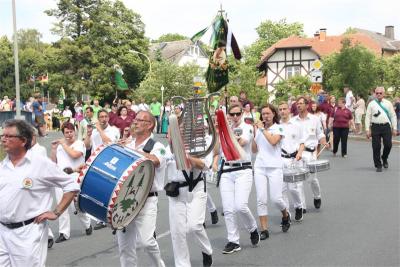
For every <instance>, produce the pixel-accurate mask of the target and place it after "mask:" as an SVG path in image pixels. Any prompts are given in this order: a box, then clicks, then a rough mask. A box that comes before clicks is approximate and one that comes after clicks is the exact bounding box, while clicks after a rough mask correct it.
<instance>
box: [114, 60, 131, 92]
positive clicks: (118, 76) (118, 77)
mask: <svg viewBox="0 0 400 267" xmlns="http://www.w3.org/2000/svg"><path fill="white" fill-rule="evenodd" d="M114 69H115V84H116V85H117V88H118V90H122V91H123V90H128V89H129V87H128V84H127V83H126V82H125V80H124V78H122V75H124V72H123V71H122V69H121V67H120V66H118V65H114Z"/></svg>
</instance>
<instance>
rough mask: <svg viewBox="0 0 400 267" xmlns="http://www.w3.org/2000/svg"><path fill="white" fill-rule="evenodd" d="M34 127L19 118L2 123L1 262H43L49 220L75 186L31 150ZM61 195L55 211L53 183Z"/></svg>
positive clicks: (63, 206)
mask: <svg viewBox="0 0 400 267" xmlns="http://www.w3.org/2000/svg"><path fill="white" fill-rule="evenodd" d="M32 136H33V130H32V127H31V126H30V125H29V124H28V123H27V122H25V121H22V120H8V121H6V122H5V124H4V129H3V133H2V135H1V136H0V137H1V142H2V145H3V147H4V150H5V152H6V153H7V156H6V158H5V159H4V160H3V161H2V162H1V163H0V177H1V179H0V210H1V213H0V248H1V249H0V266H45V263H46V257H47V245H48V240H47V239H48V222H47V220H55V219H57V218H58V217H59V216H60V215H61V214H62V213H63V212H64V210H65V209H66V208H67V207H68V206H69V204H70V203H71V201H72V200H73V198H74V196H75V195H76V193H77V192H78V191H79V185H78V183H77V182H76V181H74V180H73V179H71V178H70V177H69V176H68V175H66V174H65V173H64V172H63V171H62V170H60V169H59V168H58V167H57V165H56V164H55V163H54V162H52V161H51V160H49V159H48V158H46V157H42V156H40V155H38V154H33V153H32V151H31V150H30V148H31V143H32ZM53 187H60V188H62V189H63V192H64V195H63V198H62V200H61V202H60V203H58V204H57V206H56V208H55V209H54V210H53V211H50V209H51V205H52V202H53V195H52V190H51V189H52V188H53Z"/></svg>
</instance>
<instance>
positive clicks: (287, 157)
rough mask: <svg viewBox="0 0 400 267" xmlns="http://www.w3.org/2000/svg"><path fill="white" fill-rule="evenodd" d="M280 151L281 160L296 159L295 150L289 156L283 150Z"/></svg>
mask: <svg viewBox="0 0 400 267" xmlns="http://www.w3.org/2000/svg"><path fill="white" fill-rule="evenodd" d="M281 151H282V154H281V157H282V158H286V159H293V158H295V157H296V155H297V150H296V151H295V152H293V153H291V154H289V153H288V152H287V151H286V150H285V149H283V148H282V149H281Z"/></svg>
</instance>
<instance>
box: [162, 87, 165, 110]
mask: <svg viewBox="0 0 400 267" xmlns="http://www.w3.org/2000/svg"><path fill="white" fill-rule="evenodd" d="M164 90H165V88H164V85H161V105H162V106H164Z"/></svg>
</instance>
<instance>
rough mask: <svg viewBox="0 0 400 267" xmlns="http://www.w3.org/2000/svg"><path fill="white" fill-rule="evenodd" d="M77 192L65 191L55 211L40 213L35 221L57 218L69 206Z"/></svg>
mask: <svg viewBox="0 0 400 267" xmlns="http://www.w3.org/2000/svg"><path fill="white" fill-rule="evenodd" d="M76 194H77V192H76V191H74V192H66V193H64V195H63V197H62V199H61V201H60V203H58V205H57V207H56V208H55V209H54V211H46V212H44V213H42V214H40V215H39V216H37V217H36V218H35V223H41V222H43V221H45V220H56V219H57V218H58V217H59V216H60V215H61V214H62V213H63V212H64V211H65V210H66V209H67V208H68V206H69V204H71V202H72V200H73V199H74V197H75V195H76Z"/></svg>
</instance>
